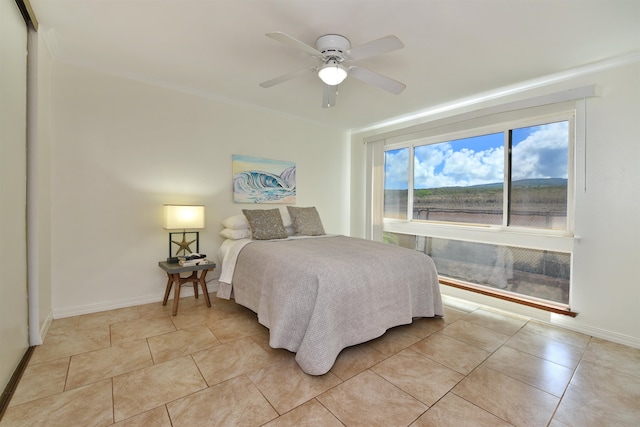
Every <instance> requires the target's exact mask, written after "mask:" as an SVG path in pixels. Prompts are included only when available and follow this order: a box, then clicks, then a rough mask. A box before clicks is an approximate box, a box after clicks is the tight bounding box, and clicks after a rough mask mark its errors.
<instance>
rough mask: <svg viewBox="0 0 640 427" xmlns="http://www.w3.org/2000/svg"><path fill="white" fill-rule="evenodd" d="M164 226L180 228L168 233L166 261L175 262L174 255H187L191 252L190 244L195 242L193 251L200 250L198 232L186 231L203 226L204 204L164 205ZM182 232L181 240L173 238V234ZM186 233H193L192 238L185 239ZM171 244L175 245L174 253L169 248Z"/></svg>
mask: <svg viewBox="0 0 640 427" xmlns="http://www.w3.org/2000/svg"><path fill="white" fill-rule="evenodd" d="M164 228H165V229H166V230H182V231H181V232H174V233H171V232H170V233H169V258H168V259H167V261H168V262H172V261H173V262H177V259H176V257H177V256H179V255H180V254H182V255H185V256H186V255H187V254H191V253H193V251H192V250H191V245H192V244H193V243H195V244H196V250H195V252H196V253H198V252H200V241H199V238H200V233H199V232H198V231H187V230H193V229H200V228H204V206H200V205H198V206H193V205H164ZM179 234H182V241H178V240H174V237H173V236H174V235H179ZM187 234H191V235H194V239H193V240H187ZM173 245H176V246H177V250H176V252H175V255H174V254H173V253H172V252H173V251H172V250H171V249H172V247H173Z"/></svg>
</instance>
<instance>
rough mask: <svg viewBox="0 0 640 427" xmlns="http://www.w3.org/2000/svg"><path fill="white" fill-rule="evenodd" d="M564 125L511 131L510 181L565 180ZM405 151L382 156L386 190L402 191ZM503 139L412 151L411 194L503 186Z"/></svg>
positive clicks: (473, 140) (472, 140)
mask: <svg viewBox="0 0 640 427" xmlns="http://www.w3.org/2000/svg"><path fill="white" fill-rule="evenodd" d="M567 133H568V122H558V123H551V124H546V125H541V126H532V127H527V128H521V129H514V131H513V153H512V163H513V167H512V179H513V180H519V179H525V178H567V163H568V159H567V151H568V150H567V144H568V137H567ZM408 154H409V150H408V149H400V150H393V151H387V152H386V162H385V188H387V189H406V188H407V183H408V176H407V164H408V163H407V162H408V158H407V156H408ZM503 168H504V137H503V134H502V133H498V134H490V135H483V136H479V137H473V138H467V139H461V140H456V141H453V142H446V143H440V144H432V145H423V146H419V147H416V148H415V163H414V180H415V184H414V187H415V188H437V187H456V186H470V185H478V184H490V183H495V182H502V180H503V176H504V169H503Z"/></svg>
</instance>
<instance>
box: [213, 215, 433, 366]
mask: <svg viewBox="0 0 640 427" xmlns="http://www.w3.org/2000/svg"><path fill="white" fill-rule="evenodd" d="M298 209H304V208H298ZM274 211H278V210H277V209H275V210H274ZM240 222H241V221H240ZM227 225H229V223H227ZM294 225H295V224H294ZM283 226H284V223H283ZM284 228H286V227H284ZM225 229H226V230H229V228H227V227H225ZM296 229H298V230H299V229H300V228H299V227H298V228H296ZM254 231H255V230H254V229H251V237H247V236H246V234H247V233H246V232H245V233H236V237H237V236H244V237H240V238H236V239H233V238H228V239H227V240H225V242H224V243H223V245H222V247H221V251H220V252H219V254H218V256H219V259H220V260H221V261H222V268H221V270H222V271H221V276H220V288H219V290H218V296H219V297H221V298H227V299H228V298H230V297H231V295H233V297H234V299H235V301H236V303H238V304H240V305H243V306H245V307H247V308H249V309H250V310H252V311H254V312H255V313H257V316H258V321H259V322H260V323H261V324H262V325H264V326H265V327H267V328H268V329H269V345H270V346H271V347H273V348H284V349H287V350H289V351H291V352H294V353H296V362H297V363H298V365H299V366H300V367H301V368H302V370H303V371H304V372H306V373H308V374H311V375H322V374H325V373H327V372H328V371H329V370H330V369H331V367H332V366H333V364H334V362H335V360H336V358H337V357H338V354H339V353H340V352H341V351H342V350H343V349H344V348H346V347H349V346H352V345H356V344H360V343H363V342H365V341H369V340H371V339H374V338H377V337H379V336H381V335H382V334H384V333H385V331H386V330H387V329H389V328H392V327H394V326H398V325H403V324H409V323H411V322H412V321H413V319H415V318H419V317H435V316H442V315H443V314H444V313H443V307H442V298H441V295H440V289H439V284H438V277H437V273H436V269H435V265H434V263H433V261H432V260H431V258H429V257H428V256H426V255H424V254H422V253H420V252H417V251H414V250H410V249H405V248H401V247H398V246H394V245H388V244H383V243H379V242H373V241H370V240H365V239H359V238H353V237H346V236H341V235H327V234H324V230H321V231H322V233H320V232H316V233H312V235H309V234H296V233H295V232H293V233H291V231H288V232H286V235H285V236H283V237H279V238H276V239H266V238H264V239H255V236H256V234H257V233H255V232H254ZM316 231H318V230H316ZM221 234H222V233H221ZM290 234H293V235H290ZM226 236H227V237H228V236H229V233H227V234H226ZM267 237H270V236H267Z"/></svg>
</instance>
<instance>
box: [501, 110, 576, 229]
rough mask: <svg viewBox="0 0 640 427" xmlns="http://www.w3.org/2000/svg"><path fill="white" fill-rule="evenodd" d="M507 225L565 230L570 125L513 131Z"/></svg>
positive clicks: (560, 124)
mask: <svg viewBox="0 0 640 427" xmlns="http://www.w3.org/2000/svg"><path fill="white" fill-rule="evenodd" d="M511 145H512V154H511V156H512V159H511V165H512V166H511V194H510V202H511V203H510V213H509V225H516V226H524V227H536V228H550V229H561V230H562V229H566V228H567V177H568V165H569V160H568V157H569V122H567V121H563V122H558V123H550V124H545V125H542V126H531V127H525V128H520V129H514V130H512V134H511Z"/></svg>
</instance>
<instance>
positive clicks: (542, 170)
mask: <svg viewBox="0 0 640 427" xmlns="http://www.w3.org/2000/svg"><path fill="white" fill-rule="evenodd" d="M569 125H570V120H569V119H567V120H562V121H558V122H552V123H543V124H536V125H530V126H524V127H505V128H504V129H503V130H502V131H500V132H492V133H484V134H480V135H474V136H470V137H465V138H458V139H448V140H445V141H442V142H427V143H421V142H418V143H414V144H412V145H411V146H410V147H406V148H395V149H390V150H387V151H385V168H384V169H385V179H384V216H385V218H400V219H406V217H407V215H406V212H407V211H409V212H412V218H413V219H414V220H423V221H445V222H453V223H467V224H482V225H503V226H512V227H513V226H518V227H530V228H542V229H551V230H567V228H568V222H567V203H568V197H567V194H568V175H569V149H570V144H569V140H570V132H569ZM410 152H412V153H413V154H412V156H411V157H413V165H410V164H409V158H410ZM505 153H506V154H505ZM410 166H412V167H413V168H412V169H413V173H412V175H413V180H412V181H411V184H412V188H411V189H409V185H410V181H409V179H408V177H409V174H410V169H411V168H410ZM505 189H506V190H505ZM410 192H411V193H412V196H413V197H412V198H411V199H409V197H408V194H409V193H410Z"/></svg>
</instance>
